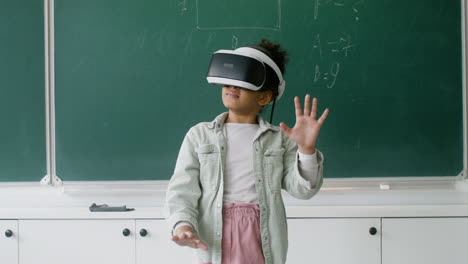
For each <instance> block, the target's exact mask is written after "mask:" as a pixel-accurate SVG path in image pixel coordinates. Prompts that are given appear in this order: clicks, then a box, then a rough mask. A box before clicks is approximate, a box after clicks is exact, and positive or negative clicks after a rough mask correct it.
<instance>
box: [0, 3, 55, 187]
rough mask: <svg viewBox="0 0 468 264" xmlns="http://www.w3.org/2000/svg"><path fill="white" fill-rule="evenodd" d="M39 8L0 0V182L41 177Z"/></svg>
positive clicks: (41, 28) (42, 116)
mask: <svg viewBox="0 0 468 264" xmlns="http://www.w3.org/2000/svg"><path fill="white" fill-rule="evenodd" d="M43 6H44V3H43V1H35V0H25V1H7V0H0V182H1V181H10V182H12V181H13V182H23V181H36V182H38V181H40V180H41V179H42V177H44V176H45V175H46V166H47V165H46V147H45V146H46V144H45V138H46V137H45V133H46V130H45V97H44V94H45V91H44V7H43Z"/></svg>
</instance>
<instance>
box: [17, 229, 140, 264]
mask: <svg viewBox="0 0 468 264" xmlns="http://www.w3.org/2000/svg"><path fill="white" fill-rule="evenodd" d="M19 230H20V240H19V247H20V249H21V250H20V251H19V257H20V261H21V263H20V264H37V263H48V264H63V263H67V264H83V263H87V264H98V263H99V264H100V263H112V264H134V263H135V220H21V221H20V222H19Z"/></svg>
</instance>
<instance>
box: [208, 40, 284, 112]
mask: <svg viewBox="0 0 468 264" xmlns="http://www.w3.org/2000/svg"><path fill="white" fill-rule="evenodd" d="M267 54H269V52H268V51H267V50H265V49H263V48H262V47H257V46H254V47H241V48H238V49H236V50H218V51H216V52H215V53H213V55H212V57H211V62H210V66H209V68H208V74H207V77H206V79H207V80H208V83H211V84H215V85H223V86H224V85H226V86H231V85H232V86H236V87H240V88H245V89H248V90H252V91H267V90H269V89H268V87H278V95H277V96H276V97H275V98H274V99H273V100H272V102H271V103H274V102H276V101H277V100H278V99H279V98H280V97H281V96H282V95H283V93H284V89H285V85H286V82H285V81H284V79H283V75H282V74H281V71H280V69H279V68H278V66H277V65H276V63H275V62H274V61H273V60H272V59H271V58H270V57H269V56H268V55H267Z"/></svg>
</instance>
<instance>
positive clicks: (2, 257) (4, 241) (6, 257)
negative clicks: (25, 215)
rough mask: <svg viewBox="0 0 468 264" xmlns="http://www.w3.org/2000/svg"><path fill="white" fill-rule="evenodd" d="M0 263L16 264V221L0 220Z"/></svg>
mask: <svg viewBox="0 0 468 264" xmlns="http://www.w3.org/2000/svg"><path fill="white" fill-rule="evenodd" d="M0 263H2V264H18V221H17V220H0Z"/></svg>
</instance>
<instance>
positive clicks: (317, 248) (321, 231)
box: [287, 218, 381, 264]
mask: <svg viewBox="0 0 468 264" xmlns="http://www.w3.org/2000/svg"><path fill="white" fill-rule="evenodd" d="M288 226H289V251H288V259H287V263H288V264H295V263H304V264H307V263H311V264H312V263H320V264H343V263H346V264H380V249H381V248H380V245H381V240H380V238H381V235H380V234H381V233H380V218H351V219H349V218H340V219H336V218H330V219H326V218H320V219H317V218H313V219H293V218H291V219H288ZM374 231H375V233H374Z"/></svg>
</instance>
